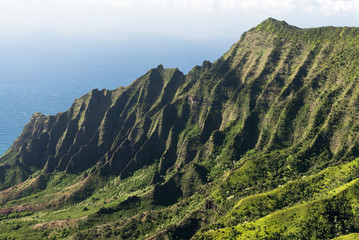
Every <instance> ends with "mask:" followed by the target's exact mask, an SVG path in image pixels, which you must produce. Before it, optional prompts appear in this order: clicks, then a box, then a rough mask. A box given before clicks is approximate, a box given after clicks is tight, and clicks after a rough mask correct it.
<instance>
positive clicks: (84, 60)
mask: <svg viewBox="0 0 359 240" xmlns="http://www.w3.org/2000/svg"><path fill="white" fill-rule="evenodd" d="M229 46H230V44H229V43H228V44H223V42H222V43H221V45H219V44H217V42H211V43H202V42H197V43H196V42H184V41H179V40H173V39H172V40H169V39H162V40H160V41H159V40H156V41H154V40H151V39H149V40H147V41H128V42H125V43H124V42H119V43H114V42H110V43H109V42H91V43H88V42H87V41H80V40H79V41H67V42H66V41H59V40H57V39H45V40H44V41H38V40H36V41H35V40H31V39H27V40H26V42H25V43H24V42H23V41H19V42H11V43H1V42H0V53H1V54H0V155H2V154H3V153H5V151H6V150H7V149H9V147H10V146H11V144H12V143H13V141H14V140H15V139H16V138H17V136H18V135H19V134H20V133H21V131H22V130H23V127H24V125H25V124H26V123H27V122H28V121H29V120H30V118H31V116H32V114H33V113H34V112H41V113H43V114H56V113H58V112H63V111H66V110H67V109H68V108H69V107H70V106H71V104H72V103H73V101H74V100H75V99H76V98H79V97H81V96H82V95H84V94H86V93H87V92H89V91H91V90H92V89H95V88H98V89H103V88H106V89H115V88H117V87H119V86H127V85H128V84H130V83H131V82H132V81H133V80H135V79H136V78H137V77H140V76H141V75H143V74H144V73H146V72H147V71H148V70H149V69H150V68H154V67H157V66H158V65H159V64H163V65H164V67H166V68H168V67H178V68H179V69H180V70H181V71H183V72H184V73H187V72H188V71H189V70H190V69H192V67H194V66H195V65H201V64H202V61H203V60H210V61H214V60H216V59H217V58H218V57H220V56H221V55H222V54H223V53H224V51H225V50H227V49H228V48H229Z"/></svg>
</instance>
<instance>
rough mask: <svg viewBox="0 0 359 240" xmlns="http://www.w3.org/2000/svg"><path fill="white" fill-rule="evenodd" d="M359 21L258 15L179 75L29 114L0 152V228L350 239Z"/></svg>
mask: <svg viewBox="0 0 359 240" xmlns="http://www.w3.org/2000/svg"><path fill="white" fill-rule="evenodd" d="M358 78H359V29H358V28H349V27H343V28H339V27H322V28H315V29H300V28H297V27H294V26H290V25H288V24H287V23H285V22H281V21H277V20H275V19H268V20H266V21H264V22H262V23H261V24H259V25H258V26H257V27H255V28H253V29H251V30H249V31H248V32H245V33H244V34H243V35H242V36H241V38H240V40H239V41H238V42H237V43H235V44H234V45H233V46H232V47H231V49H230V50H229V51H228V52H227V53H225V54H224V55H223V56H222V57H221V58H220V59H218V60H217V61H216V62H214V63H210V62H208V61H204V62H203V64H202V66H196V67H194V68H193V69H192V70H191V71H190V72H189V73H188V74H187V75H184V74H183V73H181V72H180V71H179V70H178V69H165V68H163V66H162V65H160V66H158V67H157V68H155V69H151V70H150V71H148V72H147V73H146V74H145V75H143V76H142V77H140V78H138V79H136V80H135V81H134V82H133V83H132V84H131V85H129V86H128V87H120V88H118V89H116V90H113V91H109V90H102V91H98V90H93V91H92V92H90V93H89V94H86V95H85V96H83V97H81V98H79V99H77V100H75V102H74V104H73V105H72V106H71V108H70V109H69V110H68V111H66V112H64V113H59V114H57V115H55V116H45V115H42V114H40V113H35V114H34V115H33V116H32V118H31V120H30V122H29V123H28V124H27V125H26V126H25V128H24V130H23V132H22V134H21V135H20V136H19V137H18V138H17V139H16V141H15V142H14V143H13V145H12V147H11V148H10V149H9V150H8V151H7V152H6V153H5V154H4V155H3V156H2V157H1V158H0V189H1V190H2V191H0V217H1V220H0V229H4V231H3V232H0V238H1V237H2V238H5V237H19V238H21V239H27V238H28V239H35V238H40V239H41V238H44V239H47V238H49V239H62V238H69V239H94V238H100V239H101V238H116V239H117V238H119V239H190V238H193V239H235V238H237V239H333V238H338V239H355V238H357V237H359V234H357V233H359V216H358V211H359V182H358V181H359V180H358V179H359V159H357V155H358V154H359V132H358V130H359V125H358V123H359V99H358V96H359V85H358V83H359V79H358Z"/></svg>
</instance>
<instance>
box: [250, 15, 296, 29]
mask: <svg viewBox="0 0 359 240" xmlns="http://www.w3.org/2000/svg"><path fill="white" fill-rule="evenodd" d="M283 28H287V29H288V28H290V29H298V28H297V27H295V26H292V25H289V24H288V23H287V22H286V21H279V20H277V19H274V18H268V19H266V20H264V21H263V22H261V23H260V24H259V25H258V26H257V27H256V28H255V29H257V30H271V31H275V30H280V29H283Z"/></svg>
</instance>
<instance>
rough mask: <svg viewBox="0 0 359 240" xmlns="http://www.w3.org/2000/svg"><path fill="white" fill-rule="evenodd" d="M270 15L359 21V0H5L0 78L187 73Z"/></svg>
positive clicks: (0, 12)
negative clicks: (161, 69) (159, 69)
mask: <svg viewBox="0 0 359 240" xmlns="http://www.w3.org/2000/svg"><path fill="white" fill-rule="evenodd" d="M268 17H274V18H276V19H278V20H285V21H286V22H287V23H289V24H292V25H295V26H298V27H319V26H327V25H331V26H359V0H338V1H335V0H0V82H1V81H10V80H13V79H15V78H19V79H20V78H21V79H25V78H26V77H31V76H32V77H33V78H41V77H39V76H38V75H36V74H40V75H41V74H42V78H44V79H45V78H47V76H46V74H48V73H51V71H54V69H55V70H57V71H58V72H59V74H57V76H60V74H64V73H65V72H66V71H70V70H71V71H72V72H71V73H69V74H67V75H66V74H65V75H64V76H63V77H64V78H71V77H73V75H71V74H72V73H75V72H76V71H77V72H76V74H77V75H78V76H79V75H86V73H84V71H88V72H87V73H88V74H92V76H93V77H94V78H95V77H98V76H103V77H107V78H109V79H111V78H112V79H115V78H122V79H124V78H126V81H127V82H126V83H124V84H128V83H130V82H131V81H132V80H133V78H135V77H138V76H139V74H143V73H144V72H145V71H146V70H147V69H148V68H150V67H155V66H157V65H158V64H160V63H161V64H164V66H165V67H179V68H180V69H181V70H183V71H184V72H187V71H189V70H190V69H191V68H192V67H193V66H194V65H196V64H198V65H199V64H201V62H202V61H203V60H205V59H207V60H211V61H214V60H216V59H217V58H218V57H220V56H221V55H222V54H223V53H224V52H225V51H226V50H228V49H229V47H230V46H231V45H232V44H233V43H235V42H236V41H237V40H238V39H239V38H240V35H241V34H242V33H243V32H244V31H246V30H248V29H250V28H252V27H254V26H256V25H258V24H259V23H260V22H262V21H263V20H265V19H267V18H268ZM115 63H117V65H116V64H115ZM66 64H67V65H66ZM75 66H76V69H75ZM2 69H3V70H4V71H3V72H6V73H9V72H10V73H12V74H13V75H11V74H10V75H6V77H3V76H2V75H1V74H2V72H1V70H2ZM69 69H70V70H69ZM74 69H75V70H76V71H75V70H74ZM65 70H66V71H65ZM90 70H91V71H90ZM11 71H13V72H11ZM120 73H121V74H122V75H121V74H120ZM16 74H17V75H19V74H20V75H19V76H15V75H16ZM21 74H22V75H21ZM96 74H97V75H96ZM106 74H107V75H106ZM116 74H117V75H116ZM126 74H127V75H126ZM96 87H97V86H96ZM104 87H107V85H105V86H104Z"/></svg>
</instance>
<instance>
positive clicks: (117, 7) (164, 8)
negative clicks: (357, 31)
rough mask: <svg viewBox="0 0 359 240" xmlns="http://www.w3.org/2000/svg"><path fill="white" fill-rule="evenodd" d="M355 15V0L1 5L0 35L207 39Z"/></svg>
mask: <svg viewBox="0 0 359 240" xmlns="http://www.w3.org/2000/svg"><path fill="white" fill-rule="evenodd" d="M358 16H359V0H337V1H336V0H0V31H1V33H0V34H1V37H2V38H14V37H21V36H24V35H29V34H38V33H47V34H55V35H62V36H78V37H94V38H111V39H115V38H116V40H121V39H122V40H126V38H130V37H131V36H137V35H141V34H148V35H153V36H169V37H180V38H187V39H210V38H214V37H220V38H228V37H233V35H239V34H240V32H237V31H244V30H246V29H248V28H250V27H253V26H254V25H257V24H258V23H260V22H261V21H263V20H264V19H266V18H268V17H274V18H278V19H280V20H286V21H287V22H288V23H290V24H293V25H297V26H299V27H315V26H321V25H335V26H341V25H351V26H355V25H358V20H359V18H358Z"/></svg>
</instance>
